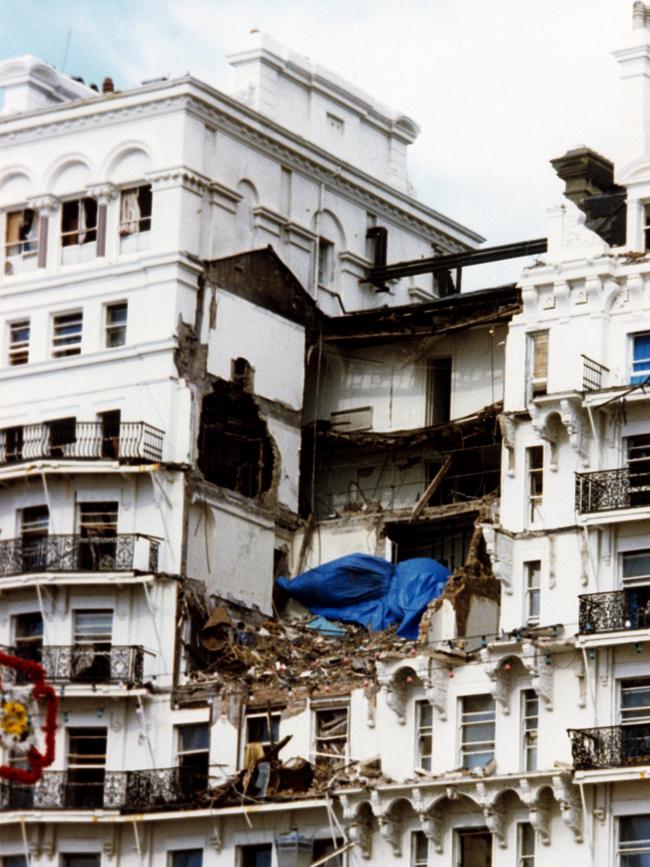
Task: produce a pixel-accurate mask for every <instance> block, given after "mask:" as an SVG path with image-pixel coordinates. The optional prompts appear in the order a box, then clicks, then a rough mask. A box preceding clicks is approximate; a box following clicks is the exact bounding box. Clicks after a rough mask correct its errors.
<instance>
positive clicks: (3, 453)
mask: <svg viewBox="0 0 650 867" xmlns="http://www.w3.org/2000/svg"><path fill="white" fill-rule="evenodd" d="M163 437H164V433H163V431H161V430H159V429H158V428H156V427H153V426H152V425H150V424H146V423H145V422H141V421H137V422H135V421H133V422H115V423H108V424H107V423H104V422H78V421H75V420H74V419H70V420H61V421H58V422H49V423H48V422H46V423H44V424H30V425H24V426H23V427H13V428H6V429H4V430H0V466H5V465H7V464H16V463H21V462H24V461H34V460H48V459H56V460H71V461H72V460H77V461H100V460H117V461H124V462H125V463H149V462H152V463H156V462H158V461H160V460H162V449H163Z"/></svg>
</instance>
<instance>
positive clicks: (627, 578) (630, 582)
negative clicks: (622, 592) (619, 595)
mask: <svg viewBox="0 0 650 867" xmlns="http://www.w3.org/2000/svg"><path fill="white" fill-rule="evenodd" d="M648 582H650V548H645V549H643V550H640V551H626V552H625V553H624V554H623V585H624V586H625V587H634V586H635V585H637V584H647V583H648Z"/></svg>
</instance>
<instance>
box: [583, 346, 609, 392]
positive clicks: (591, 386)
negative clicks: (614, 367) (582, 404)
mask: <svg viewBox="0 0 650 867" xmlns="http://www.w3.org/2000/svg"><path fill="white" fill-rule="evenodd" d="M608 373H609V367H605V365H604V364H601V363H600V362H599V361H594V359H593V358H589V356H588V355H583V356H582V389H583V391H597V390H598V389H599V388H603V387H604V386H605V379H606V377H607V374H608Z"/></svg>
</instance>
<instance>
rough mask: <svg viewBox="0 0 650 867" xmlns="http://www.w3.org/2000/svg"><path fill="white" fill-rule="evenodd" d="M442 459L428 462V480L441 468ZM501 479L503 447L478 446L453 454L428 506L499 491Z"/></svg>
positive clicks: (464, 499)
mask: <svg viewBox="0 0 650 867" xmlns="http://www.w3.org/2000/svg"><path fill="white" fill-rule="evenodd" d="M441 467H442V458H441V460H439V461H431V462H430V463H429V464H428V472H427V482H431V481H432V480H433V479H434V478H435V477H436V474H437V473H438V471H439V470H440V468H441ZM500 479H501V447H500V446H499V445H488V446H476V447H475V448H467V449H463V450H462V451H457V452H455V453H454V457H453V460H452V462H451V464H450V466H449V469H448V470H447V472H446V473H445V475H444V477H443V479H442V481H441V482H440V484H439V485H438V487H437V488H436V490H435V491H434V492H433V494H432V495H431V497H430V498H429V501H428V506H443V505H448V504H449V503H465V502H467V501H468V500H475V499H480V498H481V497H485V496H487V495H488V494H495V493H498V491H499V484H500Z"/></svg>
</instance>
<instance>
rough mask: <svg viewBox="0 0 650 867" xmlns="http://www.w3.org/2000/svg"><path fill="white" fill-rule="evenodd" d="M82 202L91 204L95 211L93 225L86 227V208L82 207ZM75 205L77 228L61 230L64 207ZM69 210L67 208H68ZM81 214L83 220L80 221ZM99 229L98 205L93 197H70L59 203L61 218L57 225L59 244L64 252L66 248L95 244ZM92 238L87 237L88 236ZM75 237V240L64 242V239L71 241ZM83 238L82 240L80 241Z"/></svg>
mask: <svg viewBox="0 0 650 867" xmlns="http://www.w3.org/2000/svg"><path fill="white" fill-rule="evenodd" d="M84 202H93V205H94V210H95V222H94V225H86V219H87V206H86V205H84ZM74 203H76V205H77V226H76V228H75V229H66V230H64V228H63V223H64V219H65V214H66V206H70V205H72V204H74ZM68 209H69V207H68ZM82 214H83V219H81V215H82ZM98 227H99V203H98V201H97V199H96V198H95V197H94V196H88V195H78V196H72V197H71V198H69V199H64V200H63V201H62V202H61V216H60V223H59V230H60V231H59V244H60V246H61V250H66V249H67V248H68V247H84V246H85V245H86V244H93V243H95V244H96V243H97V231H98ZM89 235H90V236H92V237H88V236H89ZM75 237H76V240H70V241H66V240H65V239H67V238H70V239H73V238H75ZM82 238H83V240H81V239H82Z"/></svg>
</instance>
